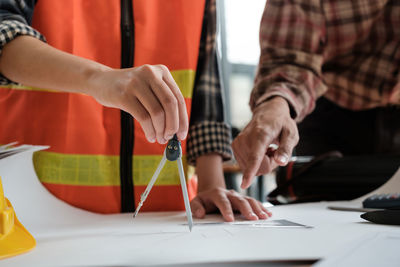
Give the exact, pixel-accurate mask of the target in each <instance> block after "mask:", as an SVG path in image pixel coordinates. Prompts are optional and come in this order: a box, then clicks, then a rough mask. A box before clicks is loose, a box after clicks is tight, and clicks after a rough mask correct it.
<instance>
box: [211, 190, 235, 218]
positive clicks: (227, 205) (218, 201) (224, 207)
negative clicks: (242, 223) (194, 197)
mask: <svg viewBox="0 0 400 267" xmlns="http://www.w3.org/2000/svg"><path fill="white" fill-rule="evenodd" d="M213 198H214V204H215V206H217V208H218V209H219V211H220V212H221V214H222V217H224V220H225V221H227V222H233V221H234V217H233V209H232V205H231V202H230V201H229V199H228V197H227V196H226V194H225V193H223V192H221V193H219V194H215V195H214V196H213Z"/></svg>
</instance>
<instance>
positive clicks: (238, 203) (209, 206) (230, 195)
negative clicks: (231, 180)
mask: <svg viewBox="0 0 400 267" xmlns="http://www.w3.org/2000/svg"><path fill="white" fill-rule="evenodd" d="M190 206H191V208H192V212H193V215H194V217H195V218H204V216H205V215H206V213H213V212H216V211H219V212H220V213H221V214H222V217H224V220H225V221H227V222H232V221H234V216H233V212H234V211H239V212H240V213H241V214H242V216H243V217H244V218H246V219H247V220H258V219H262V220H263V219H267V218H268V217H271V216H272V214H271V213H270V212H269V211H268V210H267V209H266V208H265V207H264V206H263V205H262V203H261V202H260V201H257V200H255V199H254V198H251V197H248V196H242V195H240V194H239V193H238V192H236V191H234V190H226V189H225V188H223V187H217V188H213V189H210V190H206V191H202V192H198V194H197V196H196V197H195V198H194V199H193V200H192V202H191V203H190Z"/></svg>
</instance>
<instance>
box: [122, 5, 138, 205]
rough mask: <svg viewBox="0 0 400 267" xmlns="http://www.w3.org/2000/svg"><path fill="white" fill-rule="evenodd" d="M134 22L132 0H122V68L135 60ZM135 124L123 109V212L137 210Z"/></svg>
mask: <svg viewBox="0 0 400 267" xmlns="http://www.w3.org/2000/svg"><path fill="white" fill-rule="evenodd" d="M134 29H135V28H134V23H133V7H132V0H121V68H131V67H133V60H134V52H135V49H134V45H135V42H134V37H135V36H134ZM133 130H134V124H133V118H132V116H131V115H130V114H129V113H127V112H125V111H122V110H121V148H120V163H119V167H120V168H119V170H120V178H121V212H133V211H134V210H135V198H134V194H133V176H132V170H133V168H132V167H133V166H132V162H133V161H132V159H133V158H132V153H133V143H134V142H133V141H134V134H133Z"/></svg>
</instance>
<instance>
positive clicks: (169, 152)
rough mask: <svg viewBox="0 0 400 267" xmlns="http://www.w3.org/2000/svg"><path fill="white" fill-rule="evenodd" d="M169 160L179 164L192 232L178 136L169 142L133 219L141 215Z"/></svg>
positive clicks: (141, 197)
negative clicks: (143, 206) (145, 202)
mask: <svg viewBox="0 0 400 267" xmlns="http://www.w3.org/2000/svg"><path fill="white" fill-rule="evenodd" d="M167 160H169V161H177V163H178V171H179V178H180V180H181V187H182V194H183V200H184V202H185V209H186V216H187V220H188V225H189V230H190V231H192V227H193V219H192V211H191V210H190V202H189V196H188V192H187V188H186V180H185V173H184V172H183V165H182V148H181V143H180V142H179V140H178V137H177V136H176V134H175V135H174V137H173V138H172V139H171V140H169V141H168V144H167V147H166V148H165V150H164V155H163V157H162V159H161V161H160V164H158V167H157V169H156V171H155V172H154V174H153V177H151V180H150V182H149V184H148V185H147V187H146V190H144V192H143V193H142V195H141V196H140V202H139V205H138V206H137V208H136V210H135V213H134V214H133V217H134V218H135V217H136V215H137V214H138V213H139V210H140V208H141V207H142V205H143V202H144V201H145V200H146V198H147V196H148V195H149V193H150V190H151V188H152V187H153V185H154V183H155V182H156V180H157V178H158V175H160V172H161V170H162V168H163V167H164V164H165V162H166V161H167Z"/></svg>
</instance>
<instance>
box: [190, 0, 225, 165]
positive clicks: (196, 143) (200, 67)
mask: <svg viewBox="0 0 400 267" xmlns="http://www.w3.org/2000/svg"><path fill="white" fill-rule="evenodd" d="M223 107H224V106H223V95H222V86H221V83H220V78H219V69H218V60H217V51H216V4H215V0H210V1H207V2H206V7H205V13H204V20H203V29H202V35H201V41H200V51H199V60H198V64H197V72H196V79H195V87H194V93H193V99H192V111H191V117H190V127H189V135H188V141H187V157H188V162H189V164H192V165H195V163H196V159H197V158H198V157H199V156H202V155H206V154H210V153H217V154H220V155H221V156H222V158H223V159H224V160H229V159H230V158H231V157H232V152H231V147H230V143H231V130H230V127H229V126H228V124H227V123H225V121H224V109H223Z"/></svg>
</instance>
